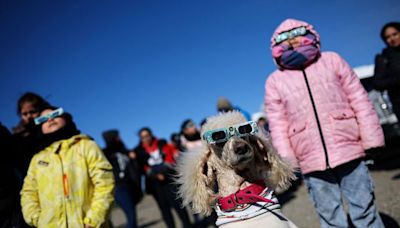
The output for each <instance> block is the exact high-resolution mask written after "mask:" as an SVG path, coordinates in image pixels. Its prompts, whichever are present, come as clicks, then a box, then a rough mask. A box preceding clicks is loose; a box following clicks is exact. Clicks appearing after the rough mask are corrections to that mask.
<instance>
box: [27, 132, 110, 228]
mask: <svg viewBox="0 0 400 228" xmlns="http://www.w3.org/2000/svg"><path fill="white" fill-rule="evenodd" d="M113 190H114V177H113V173H112V167H111V165H110V163H109V162H108V161H107V159H106V158H105V156H104V155H103V153H102V152H101V150H100V148H99V147H98V146H97V144H96V143H95V142H94V141H93V140H91V139H90V138H89V137H87V136H85V135H75V136H72V137H71V138H69V139H64V140H59V141H56V142H54V143H52V144H51V145H50V146H48V147H46V148H45V149H44V150H42V151H41V152H40V153H38V154H36V155H35V156H34V157H33V158H32V161H31V163H30V166H29V170H28V174H27V176H26V177H25V180H24V185H23V188H22V191H21V205H22V212H23V215H24V219H25V221H26V222H27V223H28V224H29V225H31V226H35V227H57V228H64V227H83V226H84V224H88V225H91V226H93V227H103V226H104V222H105V219H106V216H107V213H108V211H109V209H110V207H111V204H112V202H113V200H114V196H113Z"/></svg>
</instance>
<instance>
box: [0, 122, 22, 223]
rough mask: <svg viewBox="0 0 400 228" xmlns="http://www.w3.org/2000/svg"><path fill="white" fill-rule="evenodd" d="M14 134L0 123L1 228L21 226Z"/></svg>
mask: <svg viewBox="0 0 400 228" xmlns="http://www.w3.org/2000/svg"><path fill="white" fill-rule="evenodd" d="M13 149H14V148H13V145H12V136H11V133H10V132H9V131H8V129H7V128H6V127H4V126H3V125H2V124H1V123H0V150H1V151H2V152H3V153H2V155H1V156H2V158H1V159H0V180H1V182H0V228H9V227H19V226H18V225H17V224H16V220H17V219H18V214H19V213H17V212H18V209H19V206H18V205H19V197H18V195H19V187H18V180H17V176H16V173H15V169H14V168H15V167H14V161H15V153H14V150H13Z"/></svg>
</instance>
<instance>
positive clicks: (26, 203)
mask: <svg viewBox="0 0 400 228" xmlns="http://www.w3.org/2000/svg"><path fill="white" fill-rule="evenodd" d="M36 162H37V161H36V159H35V157H34V158H33V159H32V160H31V163H30V165H29V169H28V174H27V175H26V177H25V179H24V184H23V186H22V190H21V207H22V214H23V216H24V220H25V222H26V223H27V224H29V225H30V226H34V227H36V226H37V225H38V221H39V215H40V211H41V209H40V203H39V196H38V187H37V182H36V166H35V164H36Z"/></svg>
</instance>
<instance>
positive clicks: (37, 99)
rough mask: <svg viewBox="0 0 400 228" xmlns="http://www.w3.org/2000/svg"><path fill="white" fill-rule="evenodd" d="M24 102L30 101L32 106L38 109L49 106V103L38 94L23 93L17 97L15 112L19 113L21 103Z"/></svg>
mask: <svg viewBox="0 0 400 228" xmlns="http://www.w3.org/2000/svg"><path fill="white" fill-rule="evenodd" d="M26 102H30V103H32V105H33V107H34V108H35V109H36V110H38V111H40V109H41V108H43V107H45V106H49V103H48V102H47V101H46V100H45V99H44V98H43V97H41V96H40V95H38V94H36V93H32V92H26V93H24V94H23V95H22V96H21V97H20V98H19V99H18V104H17V114H18V115H20V114H21V109H22V105H23V104H24V103H26Z"/></svg>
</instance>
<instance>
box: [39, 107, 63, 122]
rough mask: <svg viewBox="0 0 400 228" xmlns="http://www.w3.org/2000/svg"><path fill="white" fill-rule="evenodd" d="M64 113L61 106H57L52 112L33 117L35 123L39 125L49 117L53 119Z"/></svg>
mask: <svg viewBox="0 0 400 228" xmlns="http://www.w3.org/2000/svg"><path fill="white" fill-rule="evenodd" d="M63 113H64V109H63V108H58V109H56V110H54V111H52V112H49V113H47V114H46V115H43V116H39V117H36V118H35V124H36V125H39V124H42V123H44V122H46V121H47V120H49V119H54V118H56V117H59V116H61V115H62V114H63Z"/></svg>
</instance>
